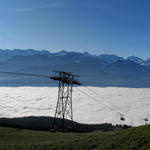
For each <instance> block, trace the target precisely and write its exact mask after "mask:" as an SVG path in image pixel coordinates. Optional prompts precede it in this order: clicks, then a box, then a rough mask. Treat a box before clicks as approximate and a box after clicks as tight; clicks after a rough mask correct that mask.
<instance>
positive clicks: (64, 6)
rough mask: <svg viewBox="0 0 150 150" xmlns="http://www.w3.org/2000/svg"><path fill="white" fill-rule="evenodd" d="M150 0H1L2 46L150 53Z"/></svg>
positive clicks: (95, 52)
mask: <svg viewBox="0 0 150 150" xmlns="http://www.w3.org/2000/svg"><path fill="white" fill-rule="evenodd" d="M149 8H150V1H149V0H0V48H2V49H6V48H8V49H14V48H18V49H27V48H32V49H39V50H41V49H48V50H50V51H59V50H61V49H66V50H68V51H80V52H83V51H88V52H90V53H93V54H101V53H108V54H117V55H120V56H124V57H127V56H131V55H136V56H139V57H142V58H147V57H150V9H149Z"/></svg>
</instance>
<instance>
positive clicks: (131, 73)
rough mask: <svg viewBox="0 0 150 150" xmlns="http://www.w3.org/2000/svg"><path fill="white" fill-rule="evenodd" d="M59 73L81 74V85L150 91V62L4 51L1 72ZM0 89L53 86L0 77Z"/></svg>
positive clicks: (114, 57) (77, 53)
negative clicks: (0, 87) (5, 87)
mask: <svg viewBox="0 0 150 150" xmlns="http://www.w3.org/2000/svg"><path fill="white" fill-rule="evenodd" d="M55 70H62V71H69V72H73V73H75V74H79V75H81V77H80V80H81V82H82V83H84V84H86V85H89V86H103V87H107V86H119V87H150V59H147V60H143V59H141V58H138V57H135V56H131V57H128V58H126V59H125V58H123V57H119V56H116V55H107V54H101V55H91V54H89V53H88V52H84V53H80V52H67V51H65V50H62V51H60V52H56V53H51V52H49V51H46V50H42V51H38V50H32V49H27V50H0V71H8V72H10V71H11V72H23V73H36V74H44V75H51V74H52V72H53V71H55ZM0 86H51V84H50V83H49V79H35V78H31V77H30V78H29V77H20V76H14V75H13V76H11V75H8V74H7V75H4V74H0Z"/></svg>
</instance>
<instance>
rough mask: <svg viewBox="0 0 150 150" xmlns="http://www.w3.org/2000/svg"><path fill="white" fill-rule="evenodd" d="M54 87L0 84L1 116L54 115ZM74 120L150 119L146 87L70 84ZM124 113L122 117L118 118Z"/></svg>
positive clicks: (129, 121)
mask: <svg viewBox="0 0 150 150" xmlns="http://www.w3.org/2000/svg"><path fill="white" fill-rule="evenodd" d="M57 90H58V89H57V87H0V117H22V116H54V113H55V106H56V101H57V95H58V94H57ZM73 110H74V112H73V113H74V120H75V121H78V122H81V123H106V122H107V123H113V124H129V125H133V126H136V125H142V124H144V118H149V119H150V89H149V88H114V87H107V88H100V87H74V88H73ZM120 114H123V115H124V117H125V121H124V122H123V121H121V120H120Z"/></svg>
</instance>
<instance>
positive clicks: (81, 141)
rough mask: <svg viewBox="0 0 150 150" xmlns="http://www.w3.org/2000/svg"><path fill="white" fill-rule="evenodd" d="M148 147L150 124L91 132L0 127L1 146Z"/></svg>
mask: <svg viewBox="0 0 150 150" xmlns="http://www.w3.org/2000/svg"><path fill="white" fill-rule="evenodd" d="M63 149H64V150H92V149H93V150H150V125H147V126H141V127H136V128H129V129H126V130H123V129H120V130H116V131H109V132H92V133H51V132H47V131H32V130H22V129H13V128H6V127H0V150H63Z"/></svg>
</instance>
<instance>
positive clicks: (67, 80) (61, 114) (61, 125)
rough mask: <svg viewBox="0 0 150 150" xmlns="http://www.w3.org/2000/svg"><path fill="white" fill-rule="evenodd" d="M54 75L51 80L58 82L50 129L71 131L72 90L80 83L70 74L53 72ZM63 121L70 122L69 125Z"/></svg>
mask: <svg viewBox="0 0 150 150" xmlns="http://www.w3.org/2000/svg"><path fill="white" fill-rule="evenodd" d="M55 73H56V74H57V75H56V76H53V77H51V79H53V80H57V81H59V86H58V100H57V104H56V110H55V116H54V120H53V124H52V129H56V130H57V129H58V130H59V129H62V130H66V129H68V128H70V129H71V130H73V109H72V88H73V85H74V84H76V85H80V82H78V81H77V80H75V77H76V76H75V75H73V74H72V73H70V72H63V71H55ZM65 119H68V120H71V124H70V125H68V124H67V125H66V121H65ZM68 126H70V127H68Z"/></svg>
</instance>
